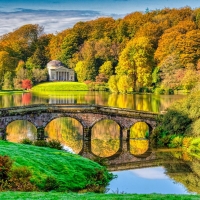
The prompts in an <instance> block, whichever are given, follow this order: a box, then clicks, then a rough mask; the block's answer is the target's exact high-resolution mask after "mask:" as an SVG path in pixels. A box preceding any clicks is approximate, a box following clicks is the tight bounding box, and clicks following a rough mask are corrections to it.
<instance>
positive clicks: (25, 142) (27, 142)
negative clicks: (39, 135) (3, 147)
mask: <svg viewBox="0 0 200 200" xmlns="http://www.w3.org/2000/svg"><path fill="white" fill-rule="evenodd" d="M20 143H21V144H29V145H31V144H33V141H31V140H30V139H29V138H24V139H23V140H22V141H21V142H20Z"/></svg>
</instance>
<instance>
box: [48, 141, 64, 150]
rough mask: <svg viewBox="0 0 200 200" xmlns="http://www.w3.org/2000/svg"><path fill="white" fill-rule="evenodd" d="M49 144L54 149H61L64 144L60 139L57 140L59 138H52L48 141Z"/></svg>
mask: <svg viewBox="0 0 200 200" xmlns="http://www.w3.org/2000/svg"><path fill="white" fill-rule="evenodd" d="M48 146H49V147H50V148H54V149H58V150H61V149H62V148H63V147H62V144H61V143H60V142H59V141H57V140H50V141H49V142H48Z"/></svg>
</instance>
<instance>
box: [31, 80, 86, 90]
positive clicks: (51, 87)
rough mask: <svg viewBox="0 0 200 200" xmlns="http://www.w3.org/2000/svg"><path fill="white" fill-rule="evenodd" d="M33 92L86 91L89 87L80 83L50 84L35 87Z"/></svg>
mask: <svg viewBox="0 0 200 200" xmlns="http://www.w3.org/2000/svg"><path fill="white" fill-rule="evenodd" d="M31 90H32V91H33V92H40V91H85V90H88V86H87V85H86V84H85V83H78V82H48V83H42V84H39V85H36V86H34V87H33V88H32V89H31Z"/></svg>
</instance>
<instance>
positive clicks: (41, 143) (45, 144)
mask: <svg viewBox="0 0 200 200" xmlns="http://www.w3.org/2000/svg"><path fill="white" fill-rule="evenodd" d="M34 145H35V146H39V147H48V146H49V145H48V142H47V141H46V140H36V141H35V142H34Z"/></svg>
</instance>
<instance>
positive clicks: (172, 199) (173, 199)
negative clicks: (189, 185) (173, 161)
mask: <svg viewBox="0 0 200 200" xmlns="http://www.w3.org/2000/svg"><path fill="white" fill-rule="evenodd" d="M0 199H1V200H7V199H10V200H11V199H21V200H25V199H26V200H32V199H33V200H34V199H37V200H46V199H48V200H58V199H59V200H75V199H78V200H91V199H93V200H97V199H98V200H99V199H100V200H108V199H109V200H123V199H127V200H129V199H133V200H147V199H148V200H166V199H167V200H193V199H194V200H197V199H200V195H173V194H171V195H166V194H165V195H164V194H163V195H161V194H94V193H84V194H83V193H82V194H81V193H80V194H77V193H62V192H60V193H58V192H46V193H45V192H43V193H41V192H1V193H0Z"/></svg>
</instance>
